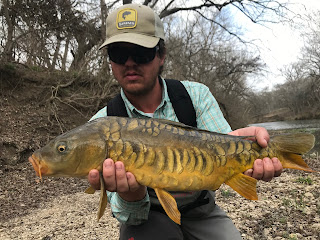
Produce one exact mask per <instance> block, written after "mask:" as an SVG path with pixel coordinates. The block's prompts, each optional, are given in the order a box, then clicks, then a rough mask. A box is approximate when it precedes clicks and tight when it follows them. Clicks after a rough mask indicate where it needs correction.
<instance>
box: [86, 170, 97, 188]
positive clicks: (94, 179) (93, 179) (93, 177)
mask: <svg viewBox="0 0 320 240" xmlns="http://www.w3.org/2000/svg"><path fill="white" fill-rule="evenodd" d="M88 181H89V183H90V184H91V186H92V187H93V188H94V189H95V190H99V189H100V178H99V171H98V170H97V169H92V170H91V171H90V172H89V175H88Z"/></svg>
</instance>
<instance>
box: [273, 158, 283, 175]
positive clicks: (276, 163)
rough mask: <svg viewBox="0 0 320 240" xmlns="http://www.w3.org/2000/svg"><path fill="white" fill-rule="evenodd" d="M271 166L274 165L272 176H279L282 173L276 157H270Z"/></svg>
mask: <svg viewBox="0 0 320 240" xmlns="http://www.w3.org/2000/svg"><path fill="white" fill-rule="evenodd" d="M272 162H273V167H274V176H275V177H279V176H280V175H281V173H282V170H283V167H282V164H281V162H280V161H279V159H278V158H272Z"/></svg>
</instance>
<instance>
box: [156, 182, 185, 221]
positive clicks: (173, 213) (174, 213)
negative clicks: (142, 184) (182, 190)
mask: <svg viewBox="0 0 320 240" xmlns="http://www.w3.org/2000/svg"><path fill="white" fill-rule="evenodd" d="M154 191H155V192H156V194H157V197H158V199H159V201H160V203H161V205H162V207H163V209H164V211H165V212H166V213H167V215H168V216H169V218H171V220H172V221H174V222H175V223H177V224H179V225H180V224H181V221H180V218H181V214H180V212H179V210H178V207H177V202H176V200H175V199H174V197H172V196H171V195H170V193H168V192H167V191H165V190H163V189H160V188H155V189H154Z"/></svg>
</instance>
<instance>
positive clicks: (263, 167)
mask: <svg viewBox="0 0 320 240" xmlns="http://www.w3.org/2000/svg"><path fill="white" fill-rule="evenodd" d="M229 134H230V135H234V136H255V138H256V141H257V142H258V144H259V145H260V146H261V147H267V146H268V141H269V140H270V136H269V133H268V131H267V130H266V129H265V128H262V127H247V128H240V129H237V130H235V131H233V132H230V133H229ZM282 170H283V167H282V164H281V163H280V161H279V159H278V158H272V159H270V158H264V159H256V160H255V161H254V164H253V168H252V169H248V170H247V171H245V172H244V174H245V175H248V176H250V177H253V178H255V179H257V180H263V181H266V182H269V181H270V180H271V179H272V178H274V177H278V176H280V175H281V173H282Z"/></svg>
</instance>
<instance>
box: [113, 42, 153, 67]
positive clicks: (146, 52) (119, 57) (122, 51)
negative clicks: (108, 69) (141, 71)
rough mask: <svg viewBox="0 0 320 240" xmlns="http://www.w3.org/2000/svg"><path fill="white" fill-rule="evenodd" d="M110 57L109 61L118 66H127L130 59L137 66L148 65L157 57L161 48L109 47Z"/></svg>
mask: <svg viewBox="0 0 320 240" xmlns="http://www.w3.org/2000/svg"><path fill="white" fill-rule="evenodd" d="M107 50H108V55H109V59H110V60H111V61H112V62H114V63H117V64H125V63H126V62H127V60H128V58H129V57H131V58H132V60H133V61H134V62H135V63H137V64H146V63H149V62H151V61H152V60H153V59H154V58H155V56H156V53H157V51H158V50H159V46H158V45H157V46H155V47H154V48H146V47H142V46H134V47H121V46H112V45H110V46H108V48H107Z"/></svg>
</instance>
